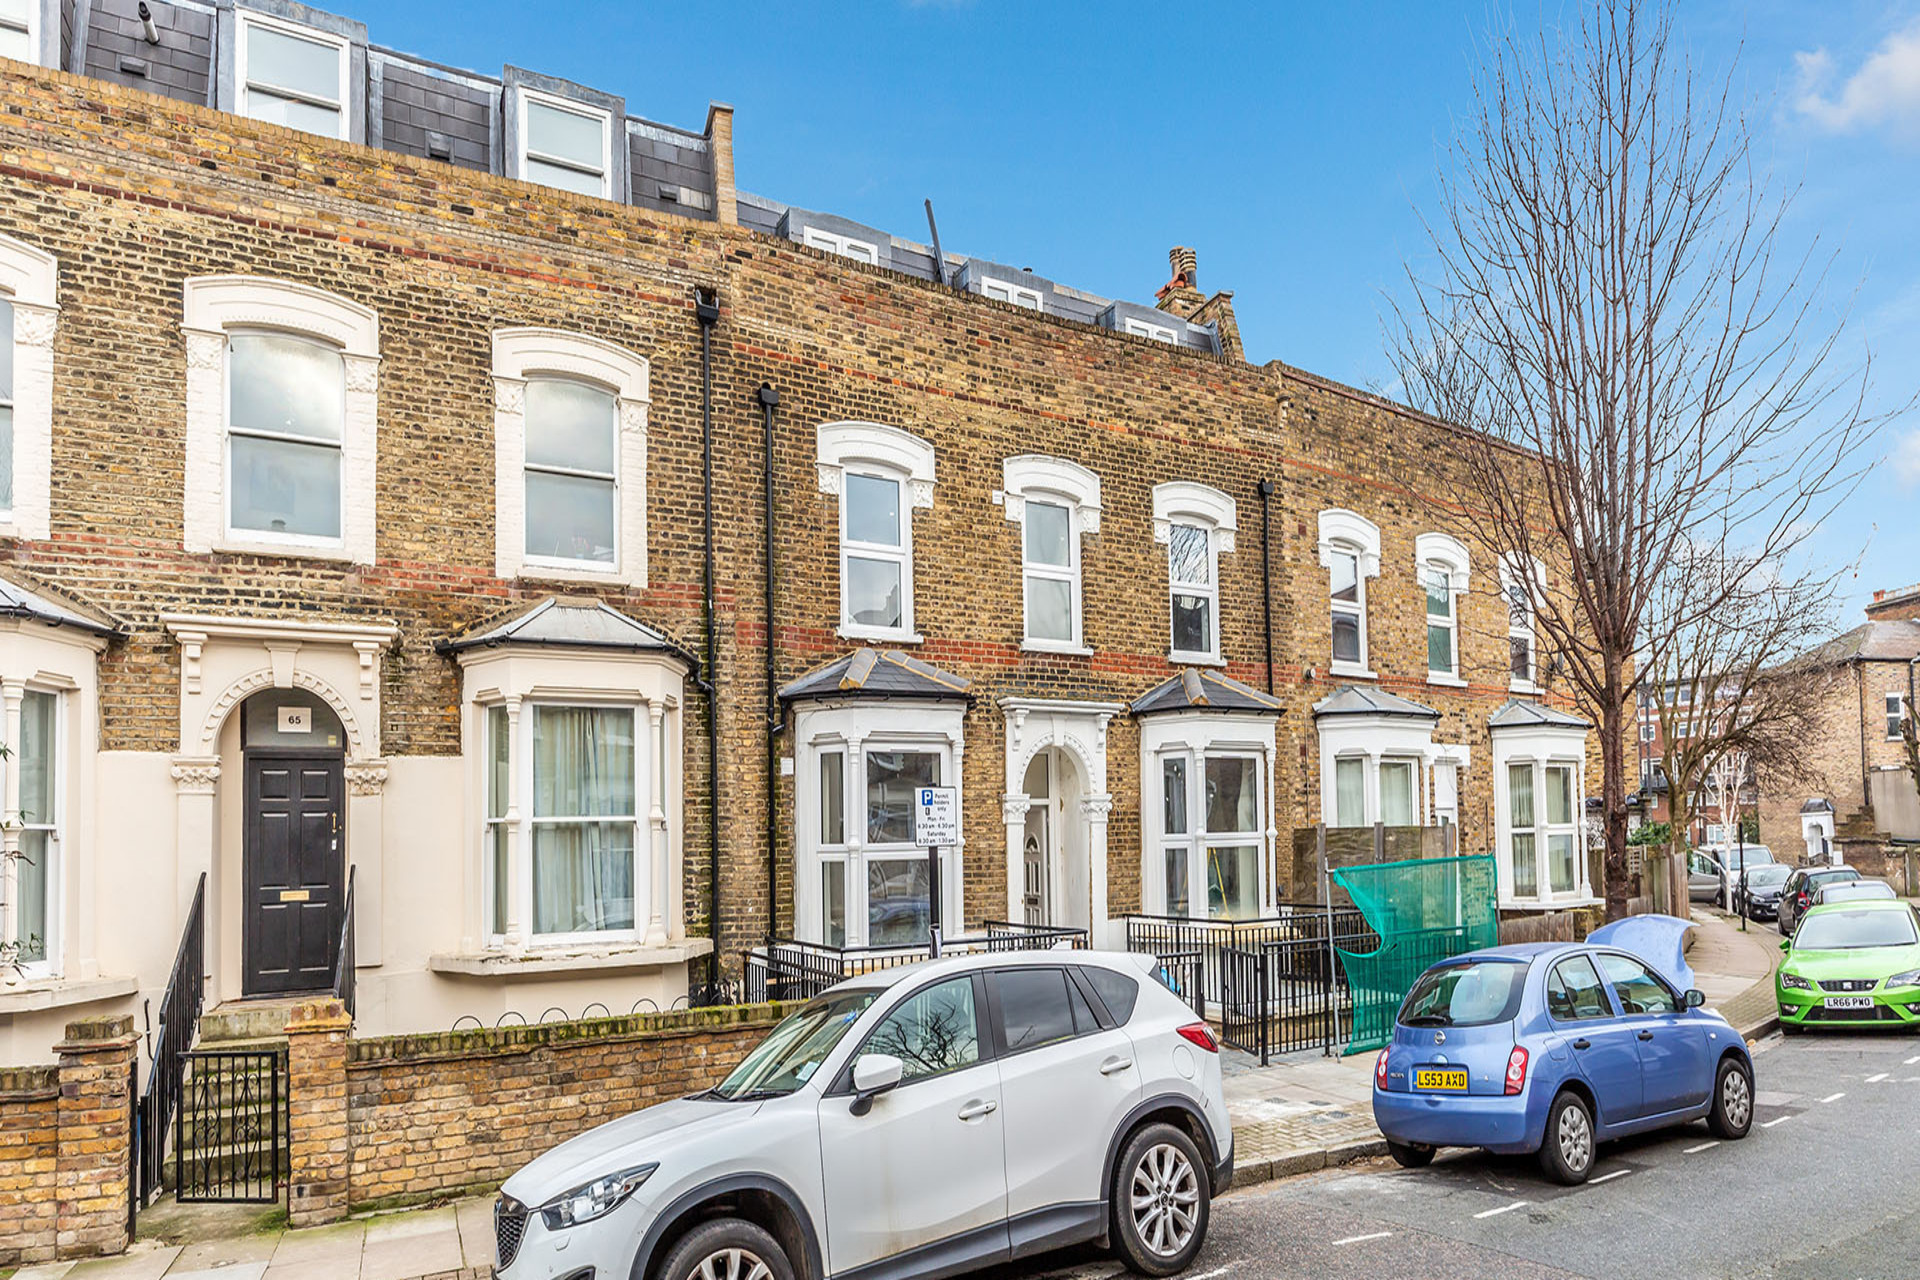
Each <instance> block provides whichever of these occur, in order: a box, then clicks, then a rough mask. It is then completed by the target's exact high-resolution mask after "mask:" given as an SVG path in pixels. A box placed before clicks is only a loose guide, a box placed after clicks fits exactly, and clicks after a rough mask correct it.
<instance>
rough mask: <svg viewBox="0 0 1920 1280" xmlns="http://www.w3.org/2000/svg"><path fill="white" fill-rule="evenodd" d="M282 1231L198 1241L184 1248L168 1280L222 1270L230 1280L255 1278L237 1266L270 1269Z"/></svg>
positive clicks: (168, 1275)
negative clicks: (268, 1267) (269, 1263)
mask: <svg viewBox="0 0 1920 1280" xmlns="http://www.w3.org/2000/svg"><path fill="white" fill-rule="evenodd" d="M281 1234H282V1233H281V1232H278V1231H275V1232H262V1233H260V1234H257V1235H250V1236H235V1237H233V1238H232V1239H229V1240H200V1241H196V1242H195V1243H193V1244H190V1245H187V1246H186V1247H185V1248H183V1249H181V1250H180V1256H179V1257H178V1258H176V1259H174V1263H173V1269H172V1270H171V1271H169V1272H167V1280H179V1277H182V1276H201V1275H205V1274H208V1273H210V1272H213V1271H219V1272H222V1273H223V1274H224V1275H225V1276H226V1277H227V1280H251V1278H250V1277H248V1276H247V1275H246V1274H245V1273H244V1272H241V1271H239V1270H236V1268H239V1267H244V1266H251V1265H254V1264H256V1263H257V1264H258V1265H259V1268H260V1270H262V1271H264V1270H266V1267H267V1263H268V1262H270V1261H271V1260H272V1258H273V1251H274V1249H275V1248H277V1247H278V1246H279V1244H280V1236H281Z"/></svg>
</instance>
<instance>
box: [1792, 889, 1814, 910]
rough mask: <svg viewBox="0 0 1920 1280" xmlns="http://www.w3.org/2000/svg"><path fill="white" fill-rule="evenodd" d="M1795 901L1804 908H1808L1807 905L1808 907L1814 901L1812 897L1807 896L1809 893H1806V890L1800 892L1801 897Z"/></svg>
mask: <svg viewBox="0 0 1920 1280" xmlns="http://www.w3.org/2000/svg"><path fill="white" fill-rule="evenodd" d="M1795 901H1797V902H1798V903H1799V904H1800V905H1801V906H1803V907H1804V906H1806V905H1807V904H1808V903H1809V902H1812V901H1813V899H1812V898H1810V897H1808V896H1807V892H1806V890H1804V889H1803V890H1801V891H1800V896H1799V897H1798V898H1797V899H1795Z"/></svg>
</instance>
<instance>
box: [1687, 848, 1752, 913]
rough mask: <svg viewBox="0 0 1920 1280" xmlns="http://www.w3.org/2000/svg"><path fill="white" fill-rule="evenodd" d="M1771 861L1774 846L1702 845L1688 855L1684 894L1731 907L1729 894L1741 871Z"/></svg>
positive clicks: (1701, 900)
mask: <svg viewBox="0 0 1920 1280" xmlns="http://www.w3.org/2000/svg"><path fill="white" fill-rule="evenodd" d="M1772 862H1773V850H1771V849H1769V848H1767V846H1765V845H1763V844H1748V845H1739V844H1727V845H1702V846H1701V847H1700V848H1698V849H1696V850H1694V851H1693V852H1692V853H1690V854H1688V855H1687V897H1688V898H1689V899H1691V900H1692V901H1694V902H1718V903H1721V904H1722V905H1725V906H1727V908H1728V909H1729V910H1733V909H1734V908H1733V906H1732V898H1731V896H1730V895H1731V893H1732V891H1733V886H1734V885H1736V884H1738V883H1739V880H1740V873H1741V872H1743V871H1745V870H1746V869H1747V868H1748V867H1758V866H1765V865H1770V864H1772Z"/></svg>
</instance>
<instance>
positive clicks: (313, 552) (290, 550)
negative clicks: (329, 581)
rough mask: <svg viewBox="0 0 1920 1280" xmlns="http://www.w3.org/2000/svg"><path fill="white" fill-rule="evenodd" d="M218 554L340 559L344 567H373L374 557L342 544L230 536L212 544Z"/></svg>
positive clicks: (301, 558) (299, 558)
mask: <svg viewBox="0 0 1920 1280" xmlns="http://www.w3.org/2000/svg"><path fill="white" fill-rule="evenodd" d="M213 550H214V551H216V552H227V553H230V554H236V555H247V556H284V557H286V558H287V559H290V560H337V561H339V562H341V563H342V564H371V563H372V562H373V557H372V556H371V555H365V556H362V555H356V554H354V552H353V551H352V550H350V549H349V548H348V547H347V546H346V545H345V544H344V543H339V542H293V541H287V542H281V541H279V540H277V539H274V538H244V537H239V536H237V535H234V534H228V535H227V536H226V537H223V538H221V539H219V540H218V541H216V542H215V543H214V544H213Z"/></svg>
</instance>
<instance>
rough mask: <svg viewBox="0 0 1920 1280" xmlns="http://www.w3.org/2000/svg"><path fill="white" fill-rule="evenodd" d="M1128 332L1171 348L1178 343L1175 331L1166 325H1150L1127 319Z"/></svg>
mask: <svg viewBox="0 0 1920 1280" xmlns="http://www.w3.org/2000/svg"><path fill="white" fill-rule="evenodd" d="M1126 331H1127V332H1128V333H1130V334H1132V335H1133V336H1134V337H1136V338H1152V339H1153V340H1154V341H1155V342H1164V343H1166V344H1168V345H1169V346H1171V345H1172V344H1173V343H1174V342H1175V341H1176V335H1175V334H1174V332H1173V330H1172V329H1170V328H1168V327H1167V326H1166V325H1164V324H1150V323H1148V322H1147V321H1145V320H1136V319H1134V318H1133V317H1132V316H1128V317H1127V329H1126Z"/></svg>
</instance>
